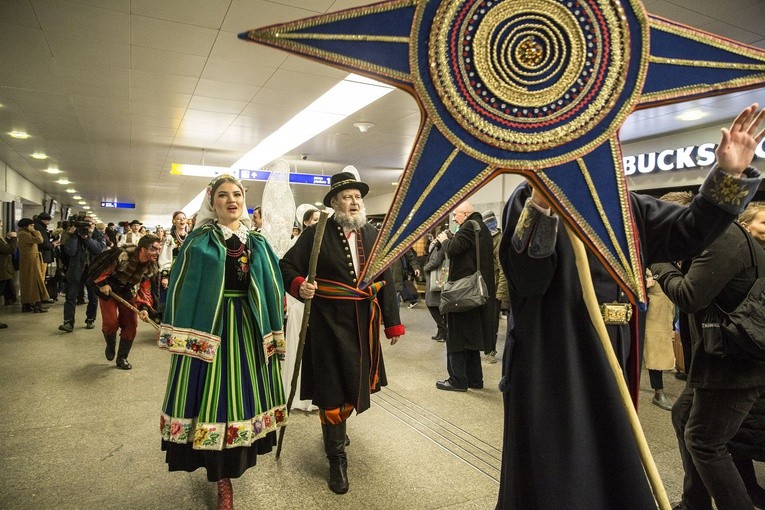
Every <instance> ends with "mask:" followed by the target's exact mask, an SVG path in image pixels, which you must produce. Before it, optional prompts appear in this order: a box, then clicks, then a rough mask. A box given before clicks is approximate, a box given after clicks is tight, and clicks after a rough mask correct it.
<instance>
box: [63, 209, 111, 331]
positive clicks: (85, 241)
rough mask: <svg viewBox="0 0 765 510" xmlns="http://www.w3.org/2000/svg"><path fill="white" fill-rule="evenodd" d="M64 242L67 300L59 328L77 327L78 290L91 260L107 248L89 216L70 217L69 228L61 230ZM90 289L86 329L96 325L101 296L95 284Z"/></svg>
mask: <svg viewBox="0 0 765 510" xmlns="http://www.w3.org/2000/svg"><path fill="white" fill-rule="evenodd" d="M61 246H63V247H64V249H63V251H64V254H65V255H66V257H67V258H68V265H67V270H66V302H65V303H64V323H63V324H62V325H61V326H59V327H58V329H59V330H61V331H65V332H67V333H71V332H72V331H74V312H75V307H76V306H77V293H78V292H79V290H80V289H81V288H82V286H83V285H85V278H86V276H87V274H88V267H89V266H90V261H91V260H92V259H93V257H95V256H96V255H98V254H99V253H101V252H102V251H103V250H104V248H106V241H105V239H104V235H103V234H102V233H101V231H99V230H96V226H95V224H94V223H93V222H92V221H91V219H90V218H88V217H86V216H75V217H73V218H71V219H70V220H69V223H68V225H67V229H66V230H65V231H64V232H62V233H61ZM86 288H87V291H88V307H87V310H86V312H85V329H93V328H94V327H95V320H96V310H97V306H98V299H97V297H96V293H95V291H94V290H93V288H92V287H90V286H89V285H87V286H86Z"/></svg>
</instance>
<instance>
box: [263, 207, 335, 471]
mask: <svg viewBox="0 0 765 510" xmlns="http://www.w3.org/2000/svg"><path fill="white" fill-rule="evenodd" d="M327 216H328V215H327V212H326V211H322V212H321V213H320V214H319V222H318V223H317V224H316V233H315V234H314V238H313V246H312V247H311V258H309V259H308V278H307V279H306V281H307V282H308V283H313V282H314V279H315V278H316V265H317V264H318V262H319V251H320V250H321V240H322V238H323V237H324V227H326V226H327ZM312 302H313V298H310V299H306V300H305V308H304V309H303V322H302V323H301V324H300V336H299V337H298V346H297V352H296V353H295V368H294V369H293V370H292V381H291V382H290V396H289V398H288V399H287V412H289V410H290V409H291V408H292V401H293V400H294V399H295V391H296V388H297V381H298V377H299V376H300V362H301V360H302V359H303V346H304V345H305V335H306V332H307V331H308V319H309V318H310V317H311V303H312ZM286 429H287V426H286V425H284V426H282V428H281V430H280V431H279V441H278V443H277V445H276V458H277V459H278V458H279V455H280V454H281V453H282V442H283V441H284V431H285V430H286Z"/></svg>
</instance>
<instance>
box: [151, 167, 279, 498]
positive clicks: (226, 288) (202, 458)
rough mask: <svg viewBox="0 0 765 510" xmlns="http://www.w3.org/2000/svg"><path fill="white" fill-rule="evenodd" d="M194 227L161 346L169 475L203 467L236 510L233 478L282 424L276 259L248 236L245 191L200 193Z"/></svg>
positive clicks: (213, 186)
mask: <svg viewBox="0 0 765 510" xmlns="http://www.w3.org/2000/svg"><path fill="white" fill-rule="evenodd" d="M207 190H208V194H207V200H205V202H204V204H203V205H202V207H201V209H200V211H199V213H198V216H197V223H196V227H195V228H194V230H193V232H191V233H190V234H189V235H188V237H187V238H186V240H185V241H184V243H183V245H182V246H181V249H180V251H179V253H178V257H177V259H176V261H175V263H174V265H173V269H172V271H171V274H170V284H169V286H168V292H167V302H166V307H165V314H164V321H163V324H162V326H161V330H160V338H159V343H160V347H163V348H166V349H168V350H169V351H170V352H171V353H173V356H172V360H171V363H170V374H169V377H168V383H167V390H166V394H165V399H164V402H163V407H162V417H161V423H160V427H161V431H162V449H163V450H164V451H165V452H166V457H165V460H166V462H167V464H168V467H169V469H170V471H189V472H190V471H194V470H196V469H197V468H200V467H203V468H205V469H206V470H207V479H208V480H210V481H211V482H217V484H218V508H219V509H220V508H233V489H232V486H231V480H230V479H231V478H238V477H239V476H241V475H242V473H244V471H245V470H247V469H248V468H250V467H252V466H254V465H255V464H256V462H257V456H258V455H261V454H265V453H268V452H270V451H271V449H272V448H273V446H274V445H275V444H276V430H277V428H278V427H280V426H282V425H283V424H284V423H285V421H286V419H287V410H286V406H285V398H284V390H283V387H282V382H281V375H280V371H279V362H278V359H277V356H275V354H277V353H278V352H283V349H284V334H283V328H282V310H283V308H282V307H283V301H284V291H283V287H282V282H281V278H280V272H279V260H278V258H277V257H276V255H275V254H274V252H273V250H272V249H271V247H270V246H269V245H268V243H267V242H266V240H265V238H264V237H263V236H262V235H260V234H258V233H255V232H253V231H251V230H250V229H249V226H250V221H249V218H248V216H247V209H246V207H245V201H244V188H243V187H242V184H241V183H240V182H239V181H238V180H236V179H235V178H233V177H231V176H229V175H222V176H220V177H218V178H216V179H215V180H213V181H212V182H211V183H210V185H209V186H208V188H207Z"/></svg>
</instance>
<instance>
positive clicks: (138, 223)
mask: <svg viewBox="0 0 765 510" xmlns="http://www.w3.org/2000/svg"><path fill="white" fill-rule="evenodd" d="M130 225H143V223H141V222H140V221H138V220H133V221H131V222H130Z"/></svg>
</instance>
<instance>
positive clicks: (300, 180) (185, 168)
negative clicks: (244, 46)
mask: <svg viewBox="0 0 765 510" xmlns="http://www.w3.org/2000/svg"><path fill="white" fill-rule="evenodd" d="M170 173H171V174H175V175H190V176H195V177H217V176H219V175H221V174H232V175H234V176H235V177H238V178H239V179H241V180H243V181H267V180H268V177H269V176H270V175H271V172H269V171H267V170H247V169H244V168H242V169H240V170H239V171H238V172H237V171H233V170H231V169H230V168H229V167H227V166H209V165H205V166H203V165H186V164H181V163H173V164H171V165H170ZM289 176H290V178H289V179H290V184H309V185H313V186H329V184H330V179H331V176H329V175H317V174H298V173H290V174H289Z"/></svg>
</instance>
